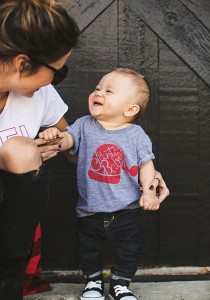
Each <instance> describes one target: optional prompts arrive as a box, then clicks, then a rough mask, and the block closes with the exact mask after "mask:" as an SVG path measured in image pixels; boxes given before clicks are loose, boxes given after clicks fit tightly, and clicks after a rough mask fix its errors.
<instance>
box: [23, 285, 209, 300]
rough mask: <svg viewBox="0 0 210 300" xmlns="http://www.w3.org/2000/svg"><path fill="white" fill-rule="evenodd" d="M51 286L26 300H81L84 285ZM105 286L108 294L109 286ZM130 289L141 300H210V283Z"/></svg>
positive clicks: (147, 286)
mask: <svg viewBox="0 0 210 300" xmlns="http://www.w3.org/2000/svg"><path fill="white" fill-rule="evenodd" d="M51 286H52V288H53V290H52V291H51V292H45V293H40V294H36V295H31V296H25V297H24V300H75V299H79V295H80V293H81V291H82V288H83V284H74V283H59V284H58V283H56V284H52V285H51ZM105 286H106V287H105V288H106V293H107V291H108V284H106V285H105ZM130 289H131V290H132V292H133V293H134V294H135V295H136V297H137V298H138V299H139V300H141V299H142V300H210V282H209V281H190V282H189V281H187V282H185V281H181V282H180V281H179V282H178V281H173V282H144V283H138V282H137V283H136V282H134V283H131V285H130ZM106 299H108V297H107V295H106Z"/></svg>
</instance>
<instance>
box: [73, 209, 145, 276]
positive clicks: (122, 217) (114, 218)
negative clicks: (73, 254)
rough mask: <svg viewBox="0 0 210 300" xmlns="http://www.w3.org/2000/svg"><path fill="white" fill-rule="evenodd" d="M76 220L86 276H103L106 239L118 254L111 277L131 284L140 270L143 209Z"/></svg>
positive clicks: (82, 264)
mask: <svg viewBox="0 0 210 300" xmlns="http://www.w3.org/2000/svg"><path fill="white" fill-rule="evenodd" d="M77 220H78V239H79V255H80V258H81V266H82V271H83V274H85V275H92V274H94V273H98V272H99V273H100V272H102V270H103V261H102V251H103V241H104V238H105V236H107V237H108V238H109V239H110V240H111V241H112V243H113V245H114V248H115V254H116V259H115V262H114V265H113V267H112V269H111V273H112V275H115V276H118V277H121V278H125V279H130V280H131V279H132V277H133V276H134V274H135V272H136V270H137V266H138V257H139V254H140V250H141V247H142V244H143V228H142V218H141V211H140V209H133V210H122V211H118V212H115V213H97V214H94V215H92V216H88V217H81V218H77Z"/></svg>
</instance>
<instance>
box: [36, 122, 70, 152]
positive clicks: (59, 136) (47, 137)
mask: <svg viewBox="0 0 210 300" xmlns="http://www.w3.org/2000/svg"><path fill="white" fill-rule="evenodd" d="M39 138H41V139H43V140H44V141H46V142H47V143H52V142H54V141H58V140H59V150H60V151H65V150H68V149H70V148H72V147H73V146H74V138H73V136H72V135H71V134H70V133H69V132H68V131H64V132H61V131H59V130H58V129H57V128H56V127H50V128H47V129H45V130H44V131H42V132H40V133H39Z"/></svg>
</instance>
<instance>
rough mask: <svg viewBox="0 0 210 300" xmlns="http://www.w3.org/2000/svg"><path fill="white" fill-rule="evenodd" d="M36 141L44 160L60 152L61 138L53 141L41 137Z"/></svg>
mask: <svg viewBox="0 0 210 300" xmlns="http://www.w3.org/2000/svg"><path fill="white" fill-rule="evenodd" d="M34 141H35V143H36V144H37V146H38V148H39V150H40V154H41V157H42V159H43V161H45V160H48V159H50V158H52V157H54V156H56V155H57V154H58V153H59V149H60V144H59V142H60V139H59V138H58V139H55V140H54V141H53V142H47V141H45V140H44V139H40V138H38V139H36V140H34Z"/></svg>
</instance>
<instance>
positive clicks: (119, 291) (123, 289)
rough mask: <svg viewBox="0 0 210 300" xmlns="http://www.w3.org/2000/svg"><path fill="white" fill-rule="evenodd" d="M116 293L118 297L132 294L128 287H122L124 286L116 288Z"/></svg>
mask: <svg viewBox="0 0 210 300" xmlns="http://www.w3.org/2000/svg"><path fill="white" fill-rule="evenodd" d="M114 291H115V294H116V296H118V295H119V294H123V293H131V291H130V290H129V289H128V288H127V286H122V285H116V286H114Z"/></svg>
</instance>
